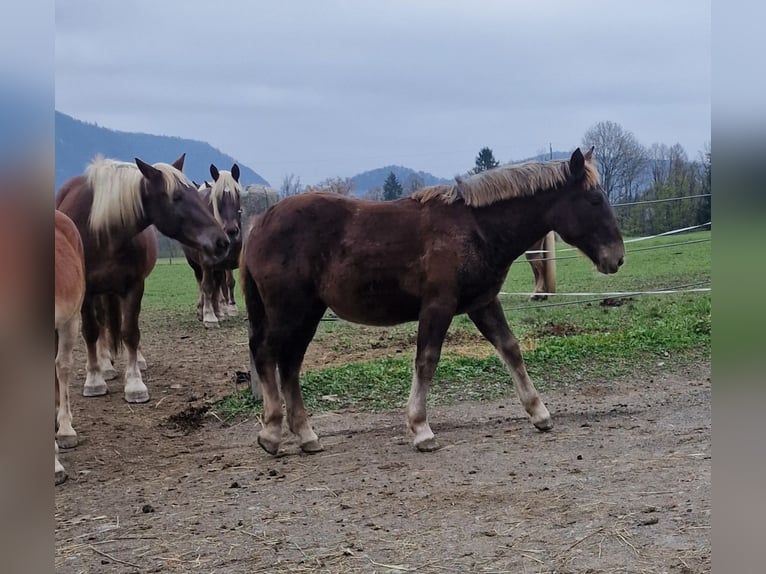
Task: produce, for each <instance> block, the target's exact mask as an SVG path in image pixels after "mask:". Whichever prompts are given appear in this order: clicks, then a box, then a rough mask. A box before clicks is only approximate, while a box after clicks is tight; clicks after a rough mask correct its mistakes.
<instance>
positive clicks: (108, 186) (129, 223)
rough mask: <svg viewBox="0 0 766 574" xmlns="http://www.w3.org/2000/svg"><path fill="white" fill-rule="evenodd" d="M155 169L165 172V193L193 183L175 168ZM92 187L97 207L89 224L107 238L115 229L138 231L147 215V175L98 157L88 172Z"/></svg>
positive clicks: (133, 166)
mask: <svg viewBox="0 0 766 574" xmlns="http://www.w3.org/2000/svg"><path fill="white" fill-rule="evenodd" d="M153 167H154V168H155V169H158V170H159V171H160V172H162V177H163V180H164V183H165V192H166V193H168V194H171V193H172V192H173V190H174V189H175V188H176V185H177V182H181V183H184V184H186V185H191V182H190V181H189V180H188V179H187V177H186V176H185V175H184V174H183V172H181V171H179V170H177V169H176V168H174V167H173V166H172V165H170V164H167V163H155V164H154V165H153ZM85 176H86V178H87V180H88V186H89V187H90V188H91V189H92V190H93V205H92V206H91V210H90V219H89V221H88V224H89V225H90V228H91V230H92V231H93V232H94V233H95V234H97V236H98V235H101V234H107V233H108V232H109V230H110V229H114V228H118V227H119V228H131V227H135V225H136V222H137V221H138V220H139V219H140V218H141V216H142V215H143V213H144V208H143V203H142V202H141V181H142V180H143V177H144V176H143V174H142V173H141V172H140V171H139V169H138V166H136V164H134V163H128V162H122V161H115V160H112V159H105V158H104V157H102V156H100V155H99V156H96V159H94V160H93V162H91V164H90V165H89V166H88V168H87V169H86V170H85Z"/></svg>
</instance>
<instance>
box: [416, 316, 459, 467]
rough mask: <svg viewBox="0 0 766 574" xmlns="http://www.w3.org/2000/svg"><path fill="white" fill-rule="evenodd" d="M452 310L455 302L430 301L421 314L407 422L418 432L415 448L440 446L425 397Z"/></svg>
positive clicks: (426, 449)
mask: <svg viewBox="0 0 766 574" xmlns="http://www.w3.org/2000/svg"><path fill="white" fill-rule="evenodd" d="M453 313H454V308H453V307H452V306H449V305H440V304H431V305H426V306H425V307H424V309H423V310H422V311H421V313H420V317H419V318H418V342H417V351H416V353H415V365H414V367H413V373H412V386H411V387H410V398H409V400H408V401H407V426H408V427H409V429H410V430H411V431H412V432H413V433H414V434H415V439H414V441H413V444H414V445H415V448H417V449H418V450H419V451H423V452H429V451H433V450H436V449H438V448H439V444H438V443H437V441H436V439H435V438H434V433H433V432H432V431H431V426H430V425H429V424H428V416H427V414H426V398H427V397H428V389H429V387H430V386H431V380H432V379H433V376H434V371H436V365H437V364H438V362H439V357H440V356H441V350H442V344H443V343H444V337H445V336H446V334H447V329H449V325H450V322H451V321H452V315H453Z"/></svg>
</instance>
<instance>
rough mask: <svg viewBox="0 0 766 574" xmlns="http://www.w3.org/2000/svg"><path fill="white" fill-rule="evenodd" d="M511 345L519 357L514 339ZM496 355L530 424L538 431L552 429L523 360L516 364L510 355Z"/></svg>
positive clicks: (546, 409) (548, 416)
mask: <svg viewBox="0 0 766 574" xmlns="http://www.w3.org/2000/svg"><path fill="white" fill-rule="evenodd" d="M512 344H513V345H515V346H516V349H517V351H518V354H519V356H521V350H520V349H518V342H517V341H516V339H515V338H514V339H513V343H512ZM498 354H499V355H500V358H501V359H502V361H503V363H505V366H506V367H507V368H508V370H509V371H510V372H511V378H512V379H513V385H514V387H515V388H516V396H518V397H519V401H521V404H522V406H523V407H524V410H525V411H526V412H527V414H528V415H529V419H530V420H531V421H532V424H533V425H535V426H536V427H537V428H539V429H540V430H549V429H551V428H553V423H552V421H551V414H550V412H549V411H548V408H547V407H546V406H545V404H544V403H543V401H542V399H541V398H540V393H538V392H537V389H536V388H535V386H534V385H533V384H532V381H531V380H530V378H529V374H527V369H526V367H525V366H524V361H523V359H522V360H521V361H520V362H519V363H518V364H516V362H515V361H514V360H513V357H512V356H511V355H510V354H507V355H506V354H505V353H502V352H499V353H498Z"/></svg>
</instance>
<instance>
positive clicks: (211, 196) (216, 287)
mask: <svg viewBox="0 0 766 574" xmlns="http://www.w3.org/2000/svg"><path fill="white" fill-rule="evenodd" d="M210 175H211V176H212V178H213V184H212V185H209V184H207V183H205V184H203V185H201V186H200V189H199V193H200V195H201V197H202V199H203V201H204V203H205V205H207V206H208V209H209V211H210V213H211V214H212V215H213V217H214V218H215V220H216V221H217V222H218V224H219V225H220V226H221V229H222V230H223V231H224V232H225V233H226V236H227V238H228V239H229V250H228V252H227V253H226V255H225V257H223V258H222V259H220V260H218V261H217V262H215V263H212V264H211V263H209V262H206V261H205V260H204V258H202V257H200V254H199V252H198V250H196V249H194V248H190V247H186V246H183V247H182V248H183V252H184V254H185V255H186V261H187V262H188V263H189V266H190V267H191V268H192V270H193V271H194V277H195V278H196V280H197V287H198V288H199V300H198V302H197V318H198V319H199V320H200V321H202V324H203V325H204V326H205V328H216V327H219V326H220V323H219V322H220V321H222V320H223V319H224V317H225V316H226V315H227V314H228V315H230V316H235V315H236V314H237V306H236V302H235V301H234V275H233V273H231V270H232V269H236V268H237V267H238V266H239V253H240V251H241V249H242V208H241V206H240V198H241V194H242V187H241V186H240V184H239V166H238V165H237V164H236V163H235V164H234V165H233V166H232V167H231V171H226V170H221V171H218V168H216V166H215V165H213V164H210ZM228 294H230V295H231V298H230V299H229V297H228Z"/></svg>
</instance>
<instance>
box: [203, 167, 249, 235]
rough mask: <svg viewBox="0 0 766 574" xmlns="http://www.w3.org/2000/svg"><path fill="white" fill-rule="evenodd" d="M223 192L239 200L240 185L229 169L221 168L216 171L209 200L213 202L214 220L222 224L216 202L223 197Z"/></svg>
mask: <svg viewBox="0 0 766 574" xmlns="http://www.w3.org/2000/svg"><path fill="white" fill-rule="evenodd" d="M225 193H228V194H229V195H231V196H232V197H233V198H234V199H235V200H237V201H239V196H240V194H241V193H242V187H241V186H240V185H239V183H238V182H237V180H236V179H234V176H233V175H231V172H230V171H225V170H221V171H220V172H218V179H216V180H215V182H213V187H212V189H211V190H210V201H211V203H212V204H213V217H215V220H216V221H217V222H218V223H219V224H221V225H223V221H222V220H221V213H220V212H219V210H218V202H220V201H221V199H223V196H224V194H225Z"/></svg>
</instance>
